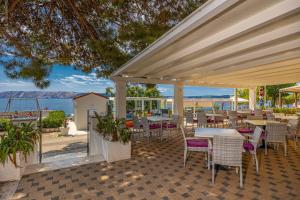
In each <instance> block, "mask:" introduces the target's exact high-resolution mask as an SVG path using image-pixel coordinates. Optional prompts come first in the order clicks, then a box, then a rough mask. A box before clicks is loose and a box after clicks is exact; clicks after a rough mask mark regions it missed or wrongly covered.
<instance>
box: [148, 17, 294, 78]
mask: <svg viewBox="0 0 300 200" xmlns="http://www.w3.org/2000/svg"><path fill="white" fill-rule="evenodd" d="M299 32H300V21H297V22H295V23H292V24H289V25H286V26H282V27H280V28H279V29H273V30H272V31H270V32H266V33H263V34H259V35H257V36H255V37H250V38H249V39H247V40H244V41H241V42H237V43H234V44H232V45H230V46H228V47H225V48H222V49H216V50H215V51H212V52H211V53H209V54H206V55H203V56H202V55H198V56H196V57H197V58H195V59H192V60H188V61H187V62H185V63H176V64H175V66H171V67H168V68H167V69H163V70H159V69H158V71H157V72H156V74H157V76H160V77H163V76H165V75H168V74H171V73H173V72H176V71H180V70H182V69H184V70H187V69H189V68H193V67H195V66H200V65H203V64H205V63H208V62H211V61H214V60H217V59H220V58H224V57H226V56H228V55H232V54H236V53H238V52H241V51H245V50H247V49H250V48H251V49H253V48H255V47H259V46H261V45H263V44H266V43H270V42H275V41H276V40H280V39H282V38H285V37H287V36H290V35H293V34H297V33H299ZM154 73H155V72H154Z"/></svg>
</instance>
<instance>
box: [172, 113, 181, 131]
mask: <svg viewBox="0 0 300 200" xmlns="http://www.w3.org/2000/svg"><path fill="white" fill-rule="evenodd" d="M171 122H172V123H173V124H176V126H177V128H178V125H179V115H173V117H172V121H171Z"/></svg>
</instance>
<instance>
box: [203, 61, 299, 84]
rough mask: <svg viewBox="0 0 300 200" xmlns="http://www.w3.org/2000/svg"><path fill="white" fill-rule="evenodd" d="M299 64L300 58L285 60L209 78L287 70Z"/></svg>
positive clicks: (213, 75)
mask: <svg viewBox="0 0 300 200" xmlns="http://www.w3.org/2000/svg"><path fill="white" fill-rule="evenodd" d="M298 64H300V58H298V59H291V60H287V61H282V62H276V63H270V64H266V65H259V66H255V67H252V68H247V69H241V70H234V71H229V72H226V73H222V74H211V75H209V76H206V77H209V78H218V79H219V78H222V77H228V76H243V75H245V74H252V73H256V72H259V71H268V70H273V69H275V70H276V69H281V68H283V67H284V68H287V69H290V68H291V67H293V66H294V65H295V66H296V65H298Z"/></svg>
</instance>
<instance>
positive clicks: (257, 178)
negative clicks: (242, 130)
mask: <svg viewBox="0 0 300 200" xmlns="http://www.w3.org/2000/svg"><path fill="white" fill-rule="evenodd" d="M299 146H300V145H299ZM288 150H289V151H288V152H289V154H288V156H287V157H285V156H284V155H283V150H282V149H279V150H278V151H274V150H270V151H269V155H268V156H264V154H263V151H262V150H260V152H259V160H260V163H261V166H260V175H256V173H255V165H254V163H253V161H252V159H251V156H250V155H248V154H245V156H244V160H243V168H244V173H243V174H244V178H245V182H244V186H245V187H244V189H240V188H239V177H238V175H237V174H236V173H235V170H234V169H222V170H218V172H217V177H216V183H215V185H214V186H212V185H211V171H209V170H207V169H206V167H205V161H204V155H203V154H202V153H197V152H195V153H191V154H190V156H189V160H188V162H187V166H186V167H185V168H184V167H183V141H182V138H181V136H180V135H179V134H178V135H176V136H173V137H172V138H171V139H169V140H168V141H165V142H162V143H161V142H159V141H154V142H152V143H150V144H148V143H147V142H145V143H133V158H132V159H130V160H125V161H119V162H115V163H111V164H109V163H106V162H99V163H93V164H87V165H82V166H76V167H71V168H66V169H58V170H54V171H48V172H41V173H35V174H31V175H25V176H24V177H23V178H22V180H21V181H20V184H19V186H18V189H17V192H16V193H15V195H14V199H52V200H55V199H56V200H57V199H104V200H112V199H122V200H123V199H138V200H141V199H150V200H152V199H153V200H158V199H172V200H173V199H175V200H177V199H178V200H179V199H195V200H196V199H205V200H206V199H218V200H220V199H239V200H241V199H253V200H255V199H285V200H287V199H297V198H298V199H299V188H300V147H298V151H295V150H294V149H293V146H292V145H289V148H288Z"/></svg>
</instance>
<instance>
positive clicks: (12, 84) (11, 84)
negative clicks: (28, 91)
mask: <svg viewBox="0 0 300 200" xmlns="http://www.w3.org/2000/svg"><path fill="white" fill-rule="evenodd" d="M32 86H33V83H32V82H27V81H26V82H25V81H20V80H18V81H17V80H8V81H5V82H0V88H1V89H2V90H1V91H6V90H15V89H19V88H26V87H32Z"/></svg>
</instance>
